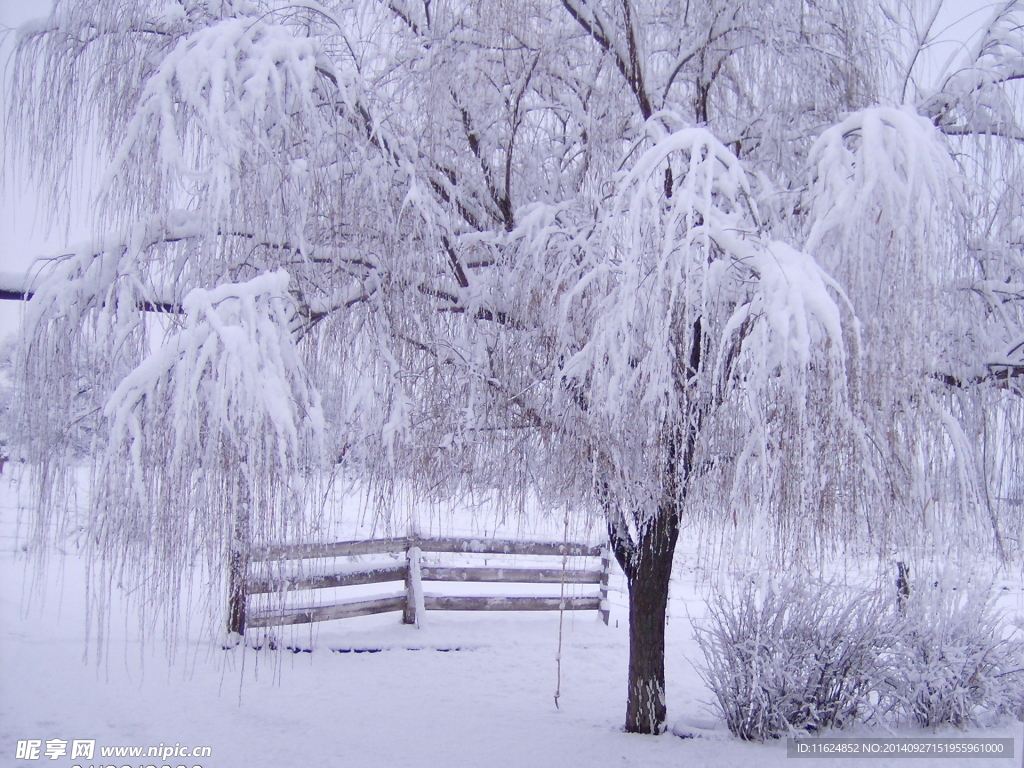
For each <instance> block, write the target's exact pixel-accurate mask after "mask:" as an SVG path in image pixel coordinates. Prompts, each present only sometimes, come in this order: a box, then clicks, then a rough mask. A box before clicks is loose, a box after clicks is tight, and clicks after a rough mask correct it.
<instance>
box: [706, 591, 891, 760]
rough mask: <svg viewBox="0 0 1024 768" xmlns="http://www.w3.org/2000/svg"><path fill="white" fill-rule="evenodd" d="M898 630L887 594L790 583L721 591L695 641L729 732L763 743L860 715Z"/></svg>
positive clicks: (851, 719) (836, 723)
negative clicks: (892, 635) (880, 661)
mask: <svg viewBox="0 0 1024 768" xmlns="http://www.w3.org/2000/svg"><path fill="white" fill-rule="evenodd" d="M891 631H892V613H891V610H890V609H889V606H888V605H887V604H886V601H885V600H883V599H882V597H881V596H880V594H879V593H877V592H875V591H861V592H854V591H852V590H850V589H847V588H843V587H839V586H836V585H832V584H821V583H812V582H806V581H805V582H798V581H795V580H792V581H783V582H779V583H775V584H770V585H768V586H767V587H758V586H756V585H754V584H753V583H748V584H746V585H742V586H738V587H735V588H733V589H732V590H729V591H723V592H721V593H719V594H718V595H717V596H716V599H714V600H713V601H712V602H711V604H710V606H709V612H708V617H707V621H706V622H705V623H704V625H703V626H701V627H700V628H699V629H698V632H697V640H698V643H699V644H700V647H701V649H702V650H703V651H704V655H705V658H706V662H707V666H706V667H705V668H704V670H703V676H704V679H705V682H706V683H707V685H708V687H709V688H710V689H711V690H712V692H713V693H714V694H715V698H716V699H717V702H718V706H719V708H720V709H721V713H722V715H723V716H724V718H725V722H726V725H727V726H728V728H729V730H730V731H732V733H733V734H735V735H736V736H739V737H740V738H741V739H744V740H753V739H756V740H759V741H763V740H765V739H769V738H773V739H774V738H779V737H781V736H784V735H787V734H790V733H794V732H800V731H817V730H820V729H823V728H828V727H833V726H834V727H841V726H843V725H846V724H847V723H849V722H851V721H853V720H855V719H856V718H857V717H858V715H859V714H860V713H861V711H862V710H863V709H865V707H866V704H867V702H868V697H869V695H870V693H871V691H872V689H873V687H874V681H875V679H876V677H877V674H878V671H879V670H878V667H877V661H878V658H879V651H880V650H881V649H883V648H885V647H887V646H888V645H889V644H890V642H891V640H890V639H889V635H890V633H891Z"/></svg>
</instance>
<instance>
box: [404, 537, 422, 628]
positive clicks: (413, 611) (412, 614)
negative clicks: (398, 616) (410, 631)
mask: <svg viewBox="0 0 1024 768" xmlns="http://www.w3.org/2000/svg"><path fill="white" fill-rule="evenodd" d="M416 541H417V540H416V539H410V540H409V549H408V552H407V555H406V559H407V560H408V564H409V567H408V570H407V571H406V574H405V611H403V613H402V623H403V624H414V625H416V626H417V627H418V626H419V625H420V621H421V620H422V613H423V611H424V600H423V582H422V580H421V579H420V548H419V547H418V546H416Z"/></svg>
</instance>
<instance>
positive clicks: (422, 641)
mask: <svg viewBox="0 0 1024 768" xmlns="http://www.w3.org/2000/svg"><path fill="white" fill-rule="evenodd" d="M9 467H10V465H9V466H8V471H7V472H5V473H4V475H3V476H2V477H0V585H2V586H0V669H2V670H3V674H2V677H0V766H21V767H22V768H24V766H31V765H35V764H36V763H34V762H32V761H26V760H16V759H15V757H14V755H15V746H16V743H17V741H18V740H24V739H42V740H44V741H45V740H47V739H53V738H59V739H67V740H71V739H81V738H85V739H95V740H96V743H97V749H98V748H99V747H101V746H129V745H138V746H150V745H157V744H160V743H163V744H175V743H180V744H183V745H203V746H210V747H211V748H212V757H210V758H206V759H202V760H199V759H196V760H192V759H189V760H186V761H185V762H186V763H188V764H190V765H191V764H197V765H202V768H242V767H243V766H245V767H248V766H268V767H269V766H273V767H274V768H290V767H291V766H296V767H298V766H304V767H305V766H367V767H376V766H380V767H382V768H388V767H390V766H396V767H397V766H407V765H417V766H430V767H434V766H436V767H437V768H447V767H449V766H451V767H452V768H460V767H462V766H466V767H467V768H468V767H476V766H480V767H481V768H483V767H484V766H510V767H511V766H522V767H523V768H544V767H545V766H552V767H555V766H557V767H558V768H565V767H566V766H587V768H591V767H593V768H601V767H604V766H609V767H610V766H630V765H634V766H653V767H654V768H658V767H660V766H666V767H667V766H673V768H675V767H677V766H707V767H708V768H719V767H722V768H724V767H725V766H736V767H737V768H738V767H739V766H752V765H753V766H759V767H763V768H781V766H783V765H787V766H788V765H790V763H789V761H788V759H787V758H786V747H785V742H769V743H765V744H750V743H743V742H740V741H738V740H736V739H734V738H733V737H732V736H731V735H730V734H729V733H728V731H726V730H725V728H724V726H723V725H722V724H721V723H720V722H715V720H714V717H713V716H712V715H711V714H710V713H709V711H708V709H707V706H706V703H707V702H710V701H711V700H712V696H711V693H710V691H708V690H707V688H706V687H705V686H704V684H703V682H702V681H701V679H700V677H699V675H698V673H697V671H696V669H695V667H694V666H693V663H691V662H696V661H697V660H698V659H699V650H698V648H697V645H696V642H695V641H694V639H693V631H692V625H691V621H690V617H694V618H697V617H700V616H701V615H703V602H702V598H701V589H702V587H701V582H702V573H701V570H700V569H699V568H697V567H694V565H693V564H692V563H693V562H694V560H693V556H694V546H693V544H692V542H683V543H682V546H681V548H680V550H681V553H680V556H681V563H682V564H683V565H682V567H679V568H678V569H677V574H678V576H677V581H676V583H675V584H674V585H673V597H672V600H671V604H670V608H669V614H670V619H669V624H668V628H667V658H666V672H667V684H668V691H667V695H668V704H669V720H670V723H671V724H672V731H674V733H673V732H670V733H667V734H665V735H663V736H660V737H646V736H635V735H630V734H625V733H622V731H621V730H620V729H621V724H622V719H623V709H624V702H625V681H626V667H627V662H628V645H627V626H626V610H625V595H624V593H623V592H621V591H614V590H615V589H616V588H617V587H618V588H619V589H621V588H622V584H621V579H622V577H621V574H617V575H616V576H614V577H613V580H612V588H613V592H612V595H611V602H612V618H611V624H610V626H608V627H605V626H604V625H603V624H602V623H601V622H600V620H599V618H598V616H597V614H596V612H580V613H577V614H573V613H571V612H566V614H565V616H564V625H563V644H562V680H561V696H560V700H559V708H557V709H556V707H555V704H554V692H555V687H556V684H557V678H556V654H557V652H558V618H559V617H558V614H557V613H550V614H549V613H543V614H535V613H520V614H500V613H499V614H459V613H445V612H428V614H427V616H426V621H425V623H424V626H423V627H422V628H421V629H419V630H417V629H414V628H412V627H406V626H402V625H401V624H400V623H399V622H400V616H399V614H397V613H390V614H383V615H379V616H370V617H363V618H359V619H351V620H347V621H335V622H326V623H323V624H319V625H305V626H298V627H294V628H290V629H288V631H287V633H286V634H284V635H283V636H284V637H285V638H286V639H285V640H284V642H283V645H290V646H292V648H294V649H298V651H297V652H294V651H289V650H285V649H282V650H279V651H269V650H261V651H255V650H252V649H251V648H247V649H244V650H243V649H241V648H237V649H233V650H229V651H224V650H222V649H221V648H219V647H213V646H211V645H210V644H209V643H208V642H206V641H205V640H202V639H200V638H199V636H198V633H196V638H195V639H193V640H190V641H189V642H187V643H184V644H183V645H182V646H180V647H179V648H178V649H177V653H176V655H175V657H174V658H173V660H168V658H167V657H166V656H165V654H164V652H163V650H162V648H161V647H160V645H159V641H157V642H156V643H151V644H149V645H146V646H145V647H144V645H143V643H142V642H140V640H139V639H138V637H137V632H136V628H135V626H134V617H133V614H130V613H127V612H125V611H124V610H123V606H114V608H113V611H112V616H111V621H110V625H109V630H108V631H109V635H108V637H109V640H108V643H107V645H106V646H105V649H104V653H103V658H102V660H101V662H100V663H99V664H98V665H97V664H96V663H95V662H94V660H93V658H92V657H91V656H90V658H89V659H88V660H87V659H86V658H85V653H84V649H85V647H86V644H85V605H84V600H83V584H84V564H83V563H82V562H81V560H80V558H78V557H77V556H76V555H75V554H74V553H73V550H72V551H69V552H68V553H66V554H63V555H60V554H57V555H54V556H53V557H52V558H51V560H50V562H49V565H48V568H47V570H46V574H45V581H46V587H47V589H46V594H45V599H43V598H41V597H40V596H39V595H38V593H35V592H33V591H31V589H30V580H31V577H32V573H33V572H32V570H31V569H26V564H27V557H26V554H25V553H24V552H22V551H21V547H20V544H21V540H20V539H19V538H18V536H19V532H18V531H17V529H16V525H15V521H16V517H17V506H18V504H19V503H21V504H24V500H22V501H20V502H19V500H18V492H17V490H18V489H17V488H16V485H15V484H14V483H12V478H11V474H10V468H9ZM445 533H452V531H445ZM21 534H22V535H23V531H22V532H21ZM687 563H689V564H687ZM518 565H523V563H519V564H518ZM1008 583H1009V582H1005V583H1004V586H1005V585H1006V584H1008ZM381 586H382V585H371V587H372V588H376V589H378V590H379V589H380V587H381ZM439 586H443V587H445V588H447V587H449V586H452V585H448V584H445V585H439ZM458 586H460V587H463V586H465V585H458ZM474 586H475V587H476V589H478V590H480V592H481V593H482V592H483V591H484V590H487V591H490V588H491V587H496V586H500V585H474ZM534 586H536V585H534ZM1019 599H1020V588H1019V583H1016V584H1015V586H1014V590H1013V592H1012V594H1011V591H1010V590H1006V600H1007V601H1008V602H1009V603H1013V602H1017V603H1018V604H1019ZM94 651H95V643H94V642H93V644H92V645H90V652H94ZM1021 731H1022V727H1021V725H1020V724H1018V723H1008V724H1006V725H1005V726H1004V727H1000V728H994V729H988V730H984V731H968V732H960V731H951V732H940V734H938V735H946V736H961V735H965V736H975V737H981V736H984V737H993V738H994V737H1008V736H1012V737H1015V739H1016V741H1015V748H1016V750H1017V753H1016V754H1017V755H1018V757H1016V758H1014V759H1012V760H1000V759H986V760H984V761H978V760H967V759H964V760H956V759H946V760H942V761H941V765H942V766H945V767H946V768H959V766H968V765H970V766H984V768H998V767H1000V766H1010V765H1013V766H1018V765H1020V759H1019V756H1020V750H1021V746H1022V742H1021V738H1020V737H1021V735H1022V734H1021ZM684 733H685V734H691V735H693V736H694V737H695V738H686V739H683V738H679V737H678V736H677V735H675V734H684ZM834 735H839V736H855V735H856V736H874V737H879V736H886V735H889V734H885V733H879V732H877V731H872V730H870V729H854V730H847V731H843V732H841V733H838V734H834ZM896 735H899V736H904V737H905V736H915V735H922V736H931V735H934V734H931V733H930V732H929V733H919V732H916V731H912V730H907V729H901V730H900V731H899V733H898V734H896ZM124 760H127V758H125V759H117V762H118V765H120V764H121V763H122V762H124ZM81 762H82V761H81V760H76V761H75V762H72V761H71V760H70V759H68V758H66V757H65V758H59V759H57V760H47V761H46V762H45V763H42V764H45V765H52V766H57V767H58V768H63V767H64V766H71V765H74V764H77V763H81ZM134 762H135V763H138V759H136V760H135V761H134ZM150 762H152V761H150ZM172 763H173V759H172ZM82 764H83V765H85V763H82ZM94 764H96V763H94ZM124 764H128V763H124ZM853 764H854V761H853V760H842V759H838V760H836V759H832V760H807V761H804V762H801V763H799V764H798V768H803V766H808V767H810V766H813V765H823V766H829V768H843V766H845V765H853ZM857 764H858V765H859V764H860V763H857ZM926 764H928V763H927V761H920V760H917V761H909V760H903V761H899V760H885V759H877V760H873V761H872V762H871V766H873V768H887V767H888V766H901V765H914V766H924V765H926Z"/></svg>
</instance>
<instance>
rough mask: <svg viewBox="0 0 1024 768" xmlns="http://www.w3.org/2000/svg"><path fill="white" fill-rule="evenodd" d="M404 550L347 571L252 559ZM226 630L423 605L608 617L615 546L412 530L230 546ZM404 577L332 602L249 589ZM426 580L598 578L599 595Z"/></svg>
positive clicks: (406, 617) (410, 620)
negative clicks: (256, 602) (399, 557)
mask: <svg viewBox="0 0 1024 768" xmlns="http://www.w3.org/2000/svg"><path fill="white" fill-rule="evenodd" d="M401 552H404V553H405V562H402V563H395V564H384V565H379V566H367V567H365V568H349V569H346V570H345V571H344V572H338V573H326V574H313V575H302V574H299V575H291V576H281V577H277V578H268V577H266V576H253V575H251V574H250V573H249V570H250V567H251V566H252V565H253V564H259V563H268V562H283V561H288V560H318V559H325V558H335V557H354V556H359V555H377V554H397V553H401ZM423 552H432V553H450V554H467V555H529V556H535V557H562V558H566V557H588V558H597V559H599V561H600V567H599V568H595V569H579V568H573V569H568V568H566V567H565V561H564V559H563V564H562V567H561V568H521V567H507V566H472V567H466V566H440V565H424V564H421V562H420V556H421V553H423ZM232 563H233V567H232V569H231V584H230V587H229V588H230V594H229V606H230V609H229V618H228V630H229V631H231V632H237V633H239V634H241V633H244V632H245V629H246V627H268V626H276V625H285V624H306V623H310V622H314V621H329V620H332V619H345V618H352V617H355V616H368V615H371V614H375V613H385V612H387V611H402V612H403V618H402V620H403V621H404V622H405V623H406V624H418V623H419V616H420V613H421V612H422V611H429V610H438V611H557V610H567V611H599V612H600V613H601V618H602V619H603V620H604V623H605V624H607V623H608V615H609V610H608V576H609V572H610V568H611V554H610V551H609V550H608V548H607V546H600V545H598V546H594V545H590V544H579V543H574V542H563V543H558V542H530V541H511V540H503V539H476V538H465V539H459V538H437V539H430V538H419V537H417V536H410V537H407V538H400V539H399V538H392V539H368V540H363V541H337V542H332V543H329V544H305V545H288V546H274V547H265V548H263V549H260V550H255V551H252V552H250V553H248V554H247V555H243V554H242V553H237V552H236V553H232ZM387 582H403V584H404V589H403V593H402V594H398V595H392V596H387V597H375V598H372V599H363V600H349V601H343V602H338V603H335V604H332V605H317V606H305V607H289V608H278V609H273V610H262V611H253V612H250V611H249V610H248V597H249V595H260V594H283V593H288V592H293V591H297V590H316V589H332V588H336V587H350V586H359V585H365V584H379V583H387ZM423 582H458V583H504V584H594V585H596V586H597V587H598V590H599V592H598V594H597V595H589V596H582V597H581V596H572V597H566V596H563V597H535V596H448V595H424V594H423V586H422V585H423Z"/></svg>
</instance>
